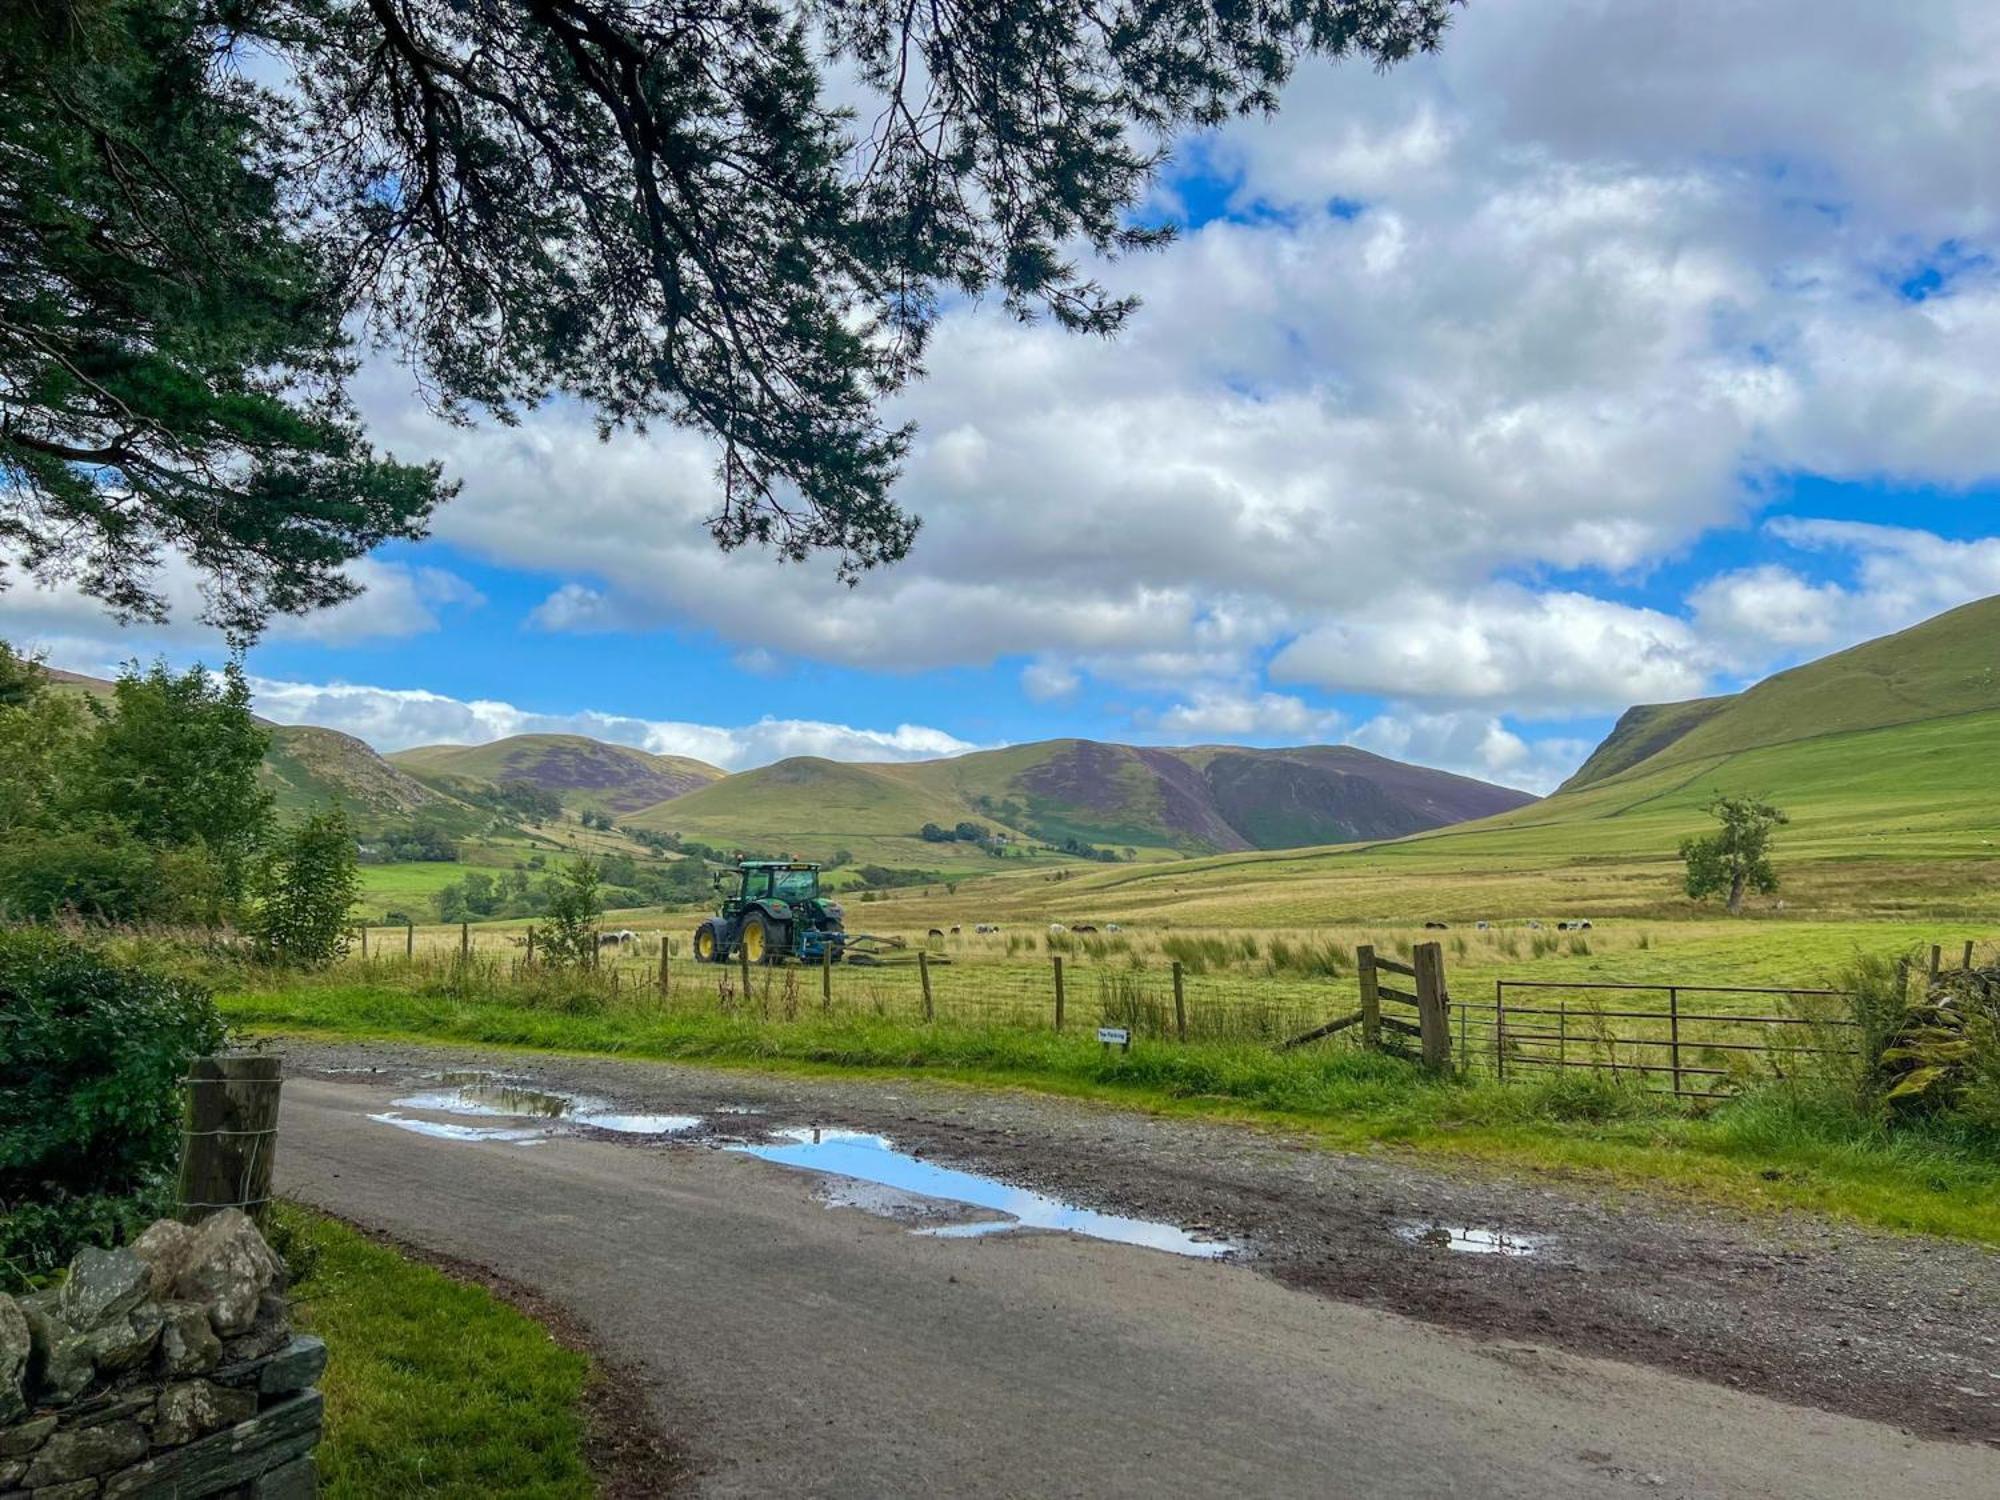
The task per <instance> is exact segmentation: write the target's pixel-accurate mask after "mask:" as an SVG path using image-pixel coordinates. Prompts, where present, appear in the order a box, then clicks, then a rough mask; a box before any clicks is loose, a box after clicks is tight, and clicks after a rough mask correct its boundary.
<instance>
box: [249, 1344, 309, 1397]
mask: <svg viewBox="0 0 2000 1500" xmlns="http://www.w3.org/2000/svg"><path fill="white" fill-rule="evenodd" d="M325 1371H326V1343H325V1341H324V1340H322V1339H317V1338H315V1337H313V1335H311V1334H309V1333H302V1334H300V1335H299V1336H298V1337H297V1338H295V1339H293V1340H292V1341H291V1342H290V1343H289V1344H287V1345H285V1347H284V1348H282V1349H280V1350H279V1351H278V1352H277V1353H276V1354H274V1355H272V1356H271V1357H270V1358H269V1359H268V1360H266V1361H265V1362H264V1368H263V1369H262V1370H260V1371H259V1372H258V1374H257V1389H258V1390H259V1391H260V1392H261V1393H262V1394H264V1395H266V1396H284V1395H289V1394H290V1393H291V1392H293V1391H302V1390H304V1389H305V1388H306V1387H307V1386H309V1385H311V1384H312V1383H313V1382H314V1381H315V1380H318V1379H319V1377H320V1376H321V1375H322V1374H324V1373H325Z"/></svg>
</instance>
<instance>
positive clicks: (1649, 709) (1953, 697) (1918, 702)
mask: <svg viewBox="0 0 2000 1500" xmlns="http://www.w3.org/2000/svg"><path fill="white" fill-rule="evenodd" d="M1991 710H2000V596H1995V597H1994V598H1991V599H1981V600H1979V601H1977V602H1975V603H1972V604H1967V605H1962V606H1960V607H1959V608H1957V609H1954V610H1951V611H1949V612H1947V613H1945V614H1942V615H1938V616H1936V617H1935V618H1933V619H1929V620H1926V621H1924V622H1923V623H1922V624H1921V625H1913V626H1911V627H1910V628H1909V629H1908V630H1901V631H1898V632H1897V633H1896V634H1894V635H1885V636H1882V637H1879V638H1878V639H1876V640H1872V641H1866V642H1864V643H1862V644H1861V645H1859V646H1854V647H1850V648H1849V649H1848V650H1845V651H1840V652H1836V653H1835V654H1834V655H1832V656H1826V657H1821V658H1820V659H1819V660H1818V661H1813V662H1807V663H1806V664H1805V665H1804V666H1799V667H1793V668H1792V669H1791V670H1790V671H1786V672H1780V673H1778V674H1777V675H1776V676H1775V677H1769V678H1766V679H1765V680H1764V681H1763V682H1760V683H1758V684H1757V685H1756V686H1755V687H1753V688H1749V689H1746V690H1745V691H1743V692H1741V693H1736V694H1732V695H1730V696H1728V697H1722V698H1697V699H1694V700H1693V701H1691V702H1687V703H1669V704H1658V705H1646V706H1642V707H1639V708H1634V709H1630V710H1628V711H1627V712H1626V714H1625V716H1624V717H1623V718H1621V719H1620V720H1619V721H1618V725H1617V727H1616V728H1614V729H1613V730H1612V732H1611V735H1610V737H1609V738H1608V739H1606V740H1605V741H1604V743H1603V744H1602V745H1599V746H1598V747H1597V750H1596V751H1595V752H1594V753H1593V754H1592V755H1591V757H1590V758H1589V759H1588V760H1587V761H1585V762H1584V763H1583V766H1582V768H1581V769H1579V770H1578V771H1577V773H1576V774H1575V775H1574V776H1572V777H1571V778H1570V779H1569V780H1568V781H1566V782H1565V783H1563V785H1562V787H1561V788H1560V789H1559V790H1560V791H1561V792H1575V791H1581V790H1583V789H1584V788H1586V787H1591V786H1596V785H1599V784H1601V783H1604V782H1609V781H1613V780H1621V779H1629V778H1631V777H1635V776H1641V775H1650V774H1651V773H1653V772H1655V771H1659V770H1663V769H1666V768H1669V767H1673V766H1685V765H1693V764H1695V763H1698V762H1702V761H1706V760H1716V759H1719V758H1722V757H1728V756H1734V755H1739V754H1742V753H1744V752H1748V751H1754V750H1762V749H1766V748H1768V747H1772V746H1779V745H1788V744H1796V743H1799V742H1801V741H1805V740H1818V739H1823V738H1825V737H1826V736H1829V735H1839V734H1852V733H1856V732H1858V731H1864V730H1886V729H1894V728H1897V727H1901V726H1908V725H1916V724H1923V723H1928V722H1931V721H1934V720H1938V719H1946V718H1955V717H1959V716H1962V715H1968V714H1978V713H1982V712H1987V711H1991ZM1992 751H1993V758H1992V759H1991V760H1990V761H1989V762H1988V763H1987V768H1988V769H1989V770H1991V771H1993V774H1994V777H1995V780H1994V782H1993V785H1994V787H1995V790H1996V791H2000V744H1995V745H1994V746H1993V747H1992Z"/></svg>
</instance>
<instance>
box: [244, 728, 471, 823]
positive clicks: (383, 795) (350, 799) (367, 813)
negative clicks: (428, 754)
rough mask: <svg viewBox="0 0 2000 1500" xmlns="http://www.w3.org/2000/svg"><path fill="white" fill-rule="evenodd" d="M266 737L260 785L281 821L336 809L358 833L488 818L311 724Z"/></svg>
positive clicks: (356, 744)
mask: <svg viewBox="0 0 2000 1500" xmlns="http://www.w3.org/2000/svg"><path fill="white" fill-rule="evenodd" d="M270 733H271V744H270V748H269V749H267V750H266V751H265V752H264V765H263V767H262V772H261V779H262V780H263V782H264V785H265V786H266V787H267V788H268V789H269V790H270V792H271V793H272V795H273V796H274V798H275V799H276V801H277V807H278V811H279V813H280V814H281V815H282V814H287V813H299V812H310V811H312V810H313V809H314V808H318V807H323V806H325V805H327V804H328V803H338V804H339V805H340V806H342V807H344V808H346V809H347V813H348V816H349V818H350V819H352V820H353V822H354V823H355V825H356V827H357V829H359V830H360V831H362V832H370V831H373V830H374V829H375V828H377V827H378V826H381V825H385V824H391V823H402V822H407V821H408V820H410V819H411V818H413V817H416V816H418V815H423V816H425V817H428V818H430V819H432V820H434V821H437V822H440V823H442V824H444V825H446V826H447V827H452V828H455V829H459V830H461V831H464V830H469V829H471V828H473V827H476V826H479V825H481V824H483V823H485V822H486V821H487V818H488V815H487V814H485V813H482V812H480V811H479V810H478V809H476V808H472V807H468V806H467V805H466V804H465V803H463V802H460V801H458V800H457V799H456V798H454V797H450V796H447V795H445V794H444V793H442V792H439V791H437V790H435V789H433V788H431V787H428V786H426V785H424V783H423V782H421V781H419V780H417V779H416V777H414V776H409V775H406V774H405V773H404V772H402V771H400V770H398V769H397V768H396V767H395V766H392V765H391V764H389V762H388V761H386V760H384V759H383V758H382V757H381V756H379V755H377V754H376V753H375V752H374V751H373V750H372V749H370V748H369V747H368V746H367V745H365V744H363V743H362V742H361V741H360V740H357V739H356V738H354V736H353V735H351V734H341V733H340V732H339V731H337V730H333V729H319V728H315V727H314V726H312V725H310V724H274V725H272V726H270Z"/></svg>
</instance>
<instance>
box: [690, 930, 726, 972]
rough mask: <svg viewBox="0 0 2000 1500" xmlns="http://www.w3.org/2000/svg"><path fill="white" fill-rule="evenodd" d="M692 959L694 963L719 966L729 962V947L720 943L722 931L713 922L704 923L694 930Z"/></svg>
mask: <svg viewBox="0 0 2000 1500" xmlns="http://www.w3.org/2000/svg"><path fill="white" fill-rule="evenodd" d="M694 957H695V962H696V963H704V964H720V963H727V962H728V961H729V945H728V944H726V943H724V942H723V941H722V931H721V929H720V928H719V927H717V925H716V924H715V923H713V922H704V923H702V924H701V926H699V927H697V928H695V930H694Z"/></svg>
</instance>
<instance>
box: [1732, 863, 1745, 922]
mask: <svg viewBox="0 0 2000 1500" xmlns="http://www.w3.org/2000/svg"><path fill="white" fill-rule="evenodd" d="M1748 881H1749V877H1748V876H1747V875H1745V874H1744V872H1743V871H1741V870H1738V871H1737V872H1736V873H1735V874H1733V875H1731V876H1730V877H1729V915H1730V916H1732V917H1740V916H1742V915H1743V887H1744V886H1745V885H1746V884H1747V883H1748Z"/></svg>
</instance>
